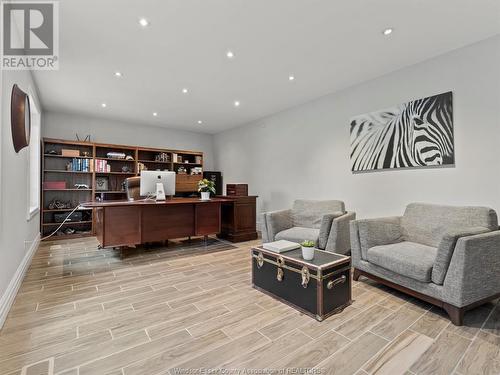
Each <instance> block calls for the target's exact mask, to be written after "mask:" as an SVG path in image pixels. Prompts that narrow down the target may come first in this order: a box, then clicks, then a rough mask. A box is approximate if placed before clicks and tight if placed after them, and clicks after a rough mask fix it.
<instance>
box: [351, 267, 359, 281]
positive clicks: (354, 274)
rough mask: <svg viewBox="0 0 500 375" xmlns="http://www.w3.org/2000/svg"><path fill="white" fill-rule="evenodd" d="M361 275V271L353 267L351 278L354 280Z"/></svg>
mask: <svg viewBox="0 0 500 375" xmlns="http://www.w3.org/2000/svg"><path fill="white" fill-rule="evenodd" d="M360 276H361V272H359V271H358V270H357V269H356V268H354V269H353V273H352V278H353V280H354V281H358V280H359V277H360Z"/></svg>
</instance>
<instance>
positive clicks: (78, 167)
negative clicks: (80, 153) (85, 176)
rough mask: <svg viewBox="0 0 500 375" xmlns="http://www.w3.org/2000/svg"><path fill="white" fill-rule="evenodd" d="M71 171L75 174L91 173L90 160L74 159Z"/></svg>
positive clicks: (71, 163)
mask: <svg viewBox="0 0 500 375" xmlns="http://www.w3.org/2000/svg"><path fill="white" fill-rule="evenodd" d="M69 170H70V171H73V172H89V171H90V162H89V159H77V158H73V159H72V160H71V162H70V168H69Z"/></svg>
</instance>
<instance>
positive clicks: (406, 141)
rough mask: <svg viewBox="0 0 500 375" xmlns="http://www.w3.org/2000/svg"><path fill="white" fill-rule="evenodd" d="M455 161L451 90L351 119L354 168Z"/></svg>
mask: <svg viewBox="0 0 500 375" xmlns="http://www.w3.org/2000/svg"><path fill="white" fill-rule="evenodd" d="M454 163H455V155H454V148H453V102H452V93H451V91H450V92H446V93H443V94H439V95H434V96H429V97H427V98H424V99H418V100H413V101H411V102H408V103H404V104H400V105H398V106H395V107H393V108H389V109H386V110H382V111H376V112H371V113H367V114H364V115H359V116H355V117H353V118H352V119H351V170H352V171H353V172H359V171H369V170H377V169H388V168H412V167H425V166H438V165H450V164H451V165H453V164H454Z"/></svg>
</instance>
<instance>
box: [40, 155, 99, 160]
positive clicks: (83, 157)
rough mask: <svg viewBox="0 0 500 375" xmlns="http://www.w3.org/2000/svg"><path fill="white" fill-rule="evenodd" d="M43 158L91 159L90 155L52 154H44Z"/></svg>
mask: <svg viewBox="0 0 500 375" xmlns="http://www.w3.org/2000/svg"><path fill="white" fill-rule="evenodd" d="M43 156H44V157H45V158H60V159H93V157H91V156H63V155H54V154H44V155H43Z"/></svg>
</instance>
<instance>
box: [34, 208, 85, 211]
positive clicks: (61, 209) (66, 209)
mask: <svg viewBox="0 0 500 375" xmlns="http://www.w3.org/2000/svg"><path fill="white" fill-rule="evenodd" d="M73 210H75V209H74V208H54V209H52V210H51V209H48V208H47V209H42V211H43V212H70V211H73ZM75 211H92V209H91V208H77V209H76V210H75Z"/></svg>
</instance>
